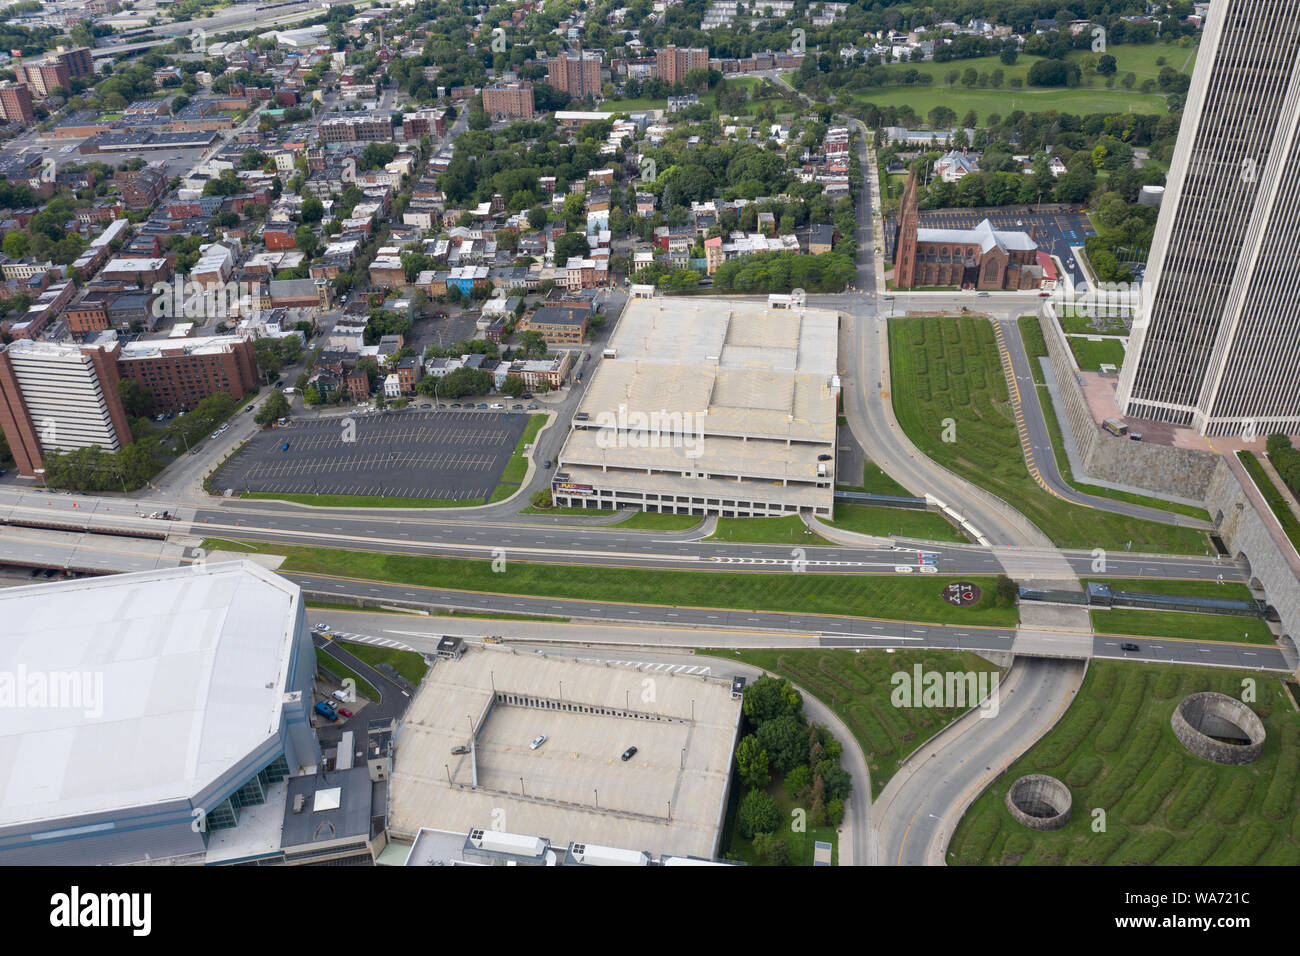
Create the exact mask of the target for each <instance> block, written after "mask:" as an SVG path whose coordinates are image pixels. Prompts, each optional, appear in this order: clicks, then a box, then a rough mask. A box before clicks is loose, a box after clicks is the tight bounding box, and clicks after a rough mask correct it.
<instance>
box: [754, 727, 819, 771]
mask: <svg viewBox="0 0 1300 956" xmlns="http://www.w3.org/2000/svg"><path fill="white" fill-rule="evenodd" d="M756 736H757V738H758V742H759V743H760V744H762V746H763V749H764V750H766V751H767V753H768V757H769V759H770V761H771V764H772V767H773V769H775V770H776V771H777V772H778V773H789V772H790V771H791V770H793V769H794V768H795V767H797V766H798V765H799V764H802V763H807V762H808V734H807V733H806V731H805V730H804V726H803V724H802V722H801V721H800V720H799V718H798V717H796V716H794V715H793V714H782V715H781V716H779V717H774V718H772V719H771V720H768V721H764V722H763V723H762V724H760V725H759V727H758V733H757V735H756Z"/></svg>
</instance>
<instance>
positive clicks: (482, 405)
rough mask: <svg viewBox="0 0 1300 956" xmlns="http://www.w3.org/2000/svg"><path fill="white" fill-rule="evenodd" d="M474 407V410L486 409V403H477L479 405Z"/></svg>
mask: <svg viewBox="0 0 1300 956" xmlns="http://www.w3.org/2000/svg"><path fill="white" fill-rule="evenodd" d="M474 407H475V408H487V402H479V403H478V404H477V405H475V406H474Z"/></svg>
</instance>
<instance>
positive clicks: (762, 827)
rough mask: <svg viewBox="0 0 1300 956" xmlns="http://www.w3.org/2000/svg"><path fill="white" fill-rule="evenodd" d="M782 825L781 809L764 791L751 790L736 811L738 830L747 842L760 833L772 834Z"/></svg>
mask: <svg viewBox="0 0 1300 956" xmlns="http://www.w3.org/2000/svg"><path fill="white" fill-rule="evenodd" d="M780 825H781V809H780V808H779V807H778V806H777V805H776V801H775V800H773V799H772V798H771V797H769V796H768V795H767V793H765V792H764V791H762V790H751V791H749V793H747V794H745V796H744V798H743V799H741V801H740V807H739V808H738V809H737V811H736V829H737V830H739V831H740V835H741V836H742V837H744V838H745V839H746V840H752V839H753V838H754V837H755V836H756V835H757V834H759V833H772V832H774V831H775V830H776V828H777V827H779V826H780Z"/></svg>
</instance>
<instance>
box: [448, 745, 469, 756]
mask: <svg viewBox="0 0 1300 956" xmlns="http://www.w3.org/2000/svg"><path fill="white" fill-rule="evenodd" d="M467 753H469V747H468V746H467V745H465V744H461V745H460V746H459V747H452V748H451V754H452V756H453V757H459V756H460V755H461V754H467Z"/></svg>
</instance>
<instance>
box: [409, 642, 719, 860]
mask: <svg viewBox="0 0 1300 956" xmlns="http://www.w3.org/2000/svg"><path fill="white" fill-rule="evenodd" d="M494 688H495V691H496V692H498V693H503V694H510V695H514V696H515V697H516V698H524V699H534V700H562V701H565V702H567V703H568V704H570V705H575V706H578V707H581V708H582V710H572V709H559V708H556V707H548V706H527V705H524V704H520V703H515V704H508V703H499V704H497V705H496V707H495V708H494V709H493V710H492V712H491V713H490V714H489V715H488V717H487V719H486V721H484V722H483V725H482V728H481V730H480V731H479V734H478V737H477V741H476V743H475V752H474V755H473V760H474V763H475V764H476V765H477V772H478V781H477V783H478V787H477V789H471V784H472V783H473V773H472V765H471V758H470V756H469V755H457V756H453V755H452V753H451V750H452V748H453V747H457V746H460V745H464V744H467V743H468V742H469V739H470V726H471V724H473V723H475V722H477V721H478V720H479V718H480V716H481V715H482V714H483V712H484V709H485V707H486V705H487V704H488V703H489V701H490V699H491V698H492V696H493V693H494ZM647 698H652V699H647ZM628 708H630V709H631V711H635V712H639V713H640V714H642V715H643V716H640V717H629V716H619V715H615V714H613V713H610V711H626V710H627V709H628ZM593 709H594V710H595V711H601V710H603V711H604V712H603V713H601V712H593ZM692 716H693V719H692ZM656 717H662V718H668V719H654V718H656ZM739 719H740V702H739V701H734V700H732V699H731V686H730V682H729V681H721V680H717V679H708V680H706V679H703V678H700V677H698V676H694V677H692V676H688V675H668V674H654V675H647V674H644V673H641V672H639V671H628V670H623V669H619V668H609V667H605V666H603V665H601V664H592V663H584V662H582V661H575V660H574V659H572V658H561V657H556V658H551V657H547V656H545V655H541V654H524V653H515V652H513V651H511V650H503V649H498V648H481V649H480V648H471V649H469V650H468V651H467V652H466V654H465V656H464V657H462V658H461V659H460V660H459V661H454V662H453V661H439V662H438V663H437V664H436V665H435V666H434V668H433V670H432V671H431V672H430V674H429V676H428V677H427V678H426V679H425V681H424V683H423V684H422V685H421V687H420V690H419V691H418V692H417V694H416V695H415V697H414V699H413V700H412V702H411V707H410V710H409V711H408V712H407V715H406V718H405V721H404V723H403V725H402V728H401V731H400V733H399V735H398V746H397V754H396V760H395V763H394V767H393V778H392V818H391V823H390V830H391V832H392V833H393V835H394V836H395V838H397V839H411V840H415V839H416V837H417V834H419V833H420V831H421V829H422V828H430V829H434V830H447V831H451V832H453V833H468V832H469V831H470V830H473V829H485V830H490V829H492V828H493V826H494V825H497V826H504V828H506V829H507V830H508V831H509V832H511V833H517V834H527V835H530V836H539V837H545V838H547V839H548V840H550V842H551V846H552V847H553V848H554V847H560V848H563V847H564V846H567V845H568V844H569V843H570V842H572V841H577V842H580V843H591V844H596V845H604V846H614V847H622V848H625V849H629V850H645V851H647V852H650V853H652V854H655V855H658V854H660V853H669V854H685V855H693V856H704V857H709V856H712V855H713V853H714V846H715V844H716V842H717V840H718V837H719V827H720V825H721V820H722V812H723V809H724V800H725V795H726V786H727V780H728V778H729V776H730V770H731V757H732V750H733V747H734V745H735V740H736V732H737V725H738V723H739ZM538 734H546V736H547V740H546V742H545V743H544V744H542V745H541V746H540V747H538V748H537V749H536V750H533V749H531V748H530V747H529V743H530V742H531V741H532V740H533V738H535V737H536V736H537V735H538ZM628 747H636V748H637V753H636V755H635V756H633V757H632V759H630V760H628V761H624V760H622V759H621V756H622V754H623V752H624V751H625V750H626V749H627V748H628ZM521 778H522V779H521ZM521 791H522V792H521ZM670 804H671V815H670V812H669V805H670ZM502 813H504V820H503V821H502V820H501V818H500V814H502ZM560 852H563V850H562V849H561V850H560ZM416 856H417V859H421V857H420V856H419V854H417V855H416Z"/></svg>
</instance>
